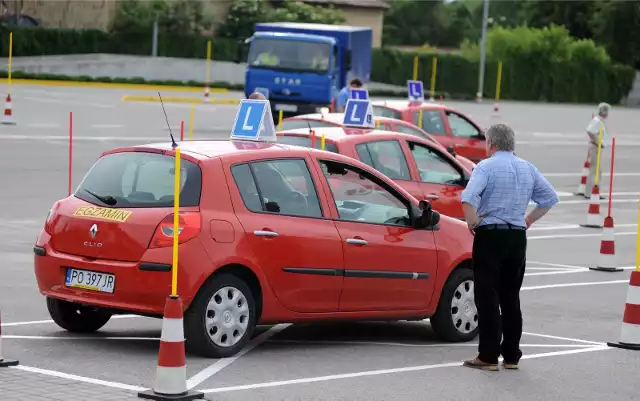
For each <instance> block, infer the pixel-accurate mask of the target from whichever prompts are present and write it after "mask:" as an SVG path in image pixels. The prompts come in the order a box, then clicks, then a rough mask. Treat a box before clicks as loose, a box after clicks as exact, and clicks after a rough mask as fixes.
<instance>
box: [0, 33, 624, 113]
mask: <svg viewBox="0 0 640 401" xmlns="http://www.w3.org/2000/svg"><path fill="white" fill-rule="evenodd" d="M8 36H9V31H8V30H7V28H6V27H0V56H2V57H7V55H8V43H9V41H8ZM209 39H211V38H208V37H203V36H194V35H191V36H184V37H176V36H170V37H165V36H163V35H160V37H159V38H158V55H159V56H165V57H184V58H201V59H204V58H205V56H206V42H207V40H209ZM236 51H237V42H236V41H235V40H230V39H219V38H213V39H212V58H213V59H214V60H220V61H231V60H233V59H234V58H235V55H236ZM84 53H111V54H129V55H149V54H150V53H151V35H125V34H111V33H107V32H103V31H100V30H91V29H88V30H74V29H45V28H20V29H14V34H13V55H14V56H16V57H19V56H33V55H55V54H84ZM415 55H418V56H419V58H420V70H419V79H420V80H422V81H423V82H424V85H425V90H426V91H429V89H430V83H431V66H432V59H433V57H434V56H436V54H427V53H410V52H404V51H400V50H395V49H385V48H383V49H374V51H373V60H372V71H371V79H372V81H376V82H382V83H388V84H396V85H401V86H405V85H406V81H407V79H410V78H411V76H412V71H413V58H414V56H415ZM437 57H438V67H437V79H436V90H437V92H438V93H437V94H436V96H439V94H444V95H445V97H447V98H457V99H473V98H474V97H475V93H476V91H477V87H478V68H479V63H478V62H477V61H475V60H473V59H472V58H466V57H463V56H461V55H457V54H437ZM485 71H486V75H485V85H484V93H483V96H484V97H485V98H493V97H494V96H495V89H496V85H495V83H496V75H497V63H496V62H495V61H488V62H487V65H486V70H485ZM16 78H17V75H16ZM106 79H108V78H106ZM634 80H635V71H634V70H633V68H631V67H626V66H619V65H612V64H610V63H602V62H599V61H597V60H596V61H594V62H593V63H589V62H588V60H587V61H584V60H582V62H580V63H578V62H571V61H564V62H546V61H545V60H540V58H534V57H531V56H529V57H527V54H526V53H525V54H522V55H519V57H514V58H513V59H512V60H510V62H505V63H504V65H503V73H502V86H501V96H500V97H501V99H511V100H525V101H550V102H572V103H597V102H602V101H606V102H609V103H619V102H620V101H621V100H622V99H623V98H624V97H625V96H626V95H627V94H628V93H629V92H630V90H631V88H632V86H633V82H634ZM101 81H104V79H101ZM385 93H387V92H385ZM392 93H393V92H392Z"/></svg>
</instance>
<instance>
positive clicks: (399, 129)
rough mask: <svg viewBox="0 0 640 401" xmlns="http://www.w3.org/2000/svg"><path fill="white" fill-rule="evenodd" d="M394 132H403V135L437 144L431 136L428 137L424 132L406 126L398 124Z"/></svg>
mask: <svg viewBox="0 0 640 401" xmlns="http://www.w3.org/2000/svg"><path fill="white" fill-rule="evenodd" d="M392 131H396V132H402V133H403V134H409V135H413V136H417V137H419V138H423V139H426V140H428V141H429V142H435V141H434V140H433V139H432V138H431V137H430V136H426V135H425V134H424V133H423V132H422V131H420V130H418V129H416V128H412V127H410V126H408V125H404V124H396V126H395V127H394V128H393V129H392Z"/></svg>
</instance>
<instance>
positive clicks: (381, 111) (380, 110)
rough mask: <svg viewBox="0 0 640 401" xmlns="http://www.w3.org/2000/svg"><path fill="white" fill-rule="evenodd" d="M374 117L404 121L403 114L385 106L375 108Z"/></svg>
mask: <svg viewBox="0 0 640 401" xmlns="http://www.w3.org/2000/svg"><path fill="white" fill-rule="evenodd" d="M373 115H374V116H376V117H390V118H395V119H396V120H402V113H400V112H399V111H396V110H393V109H390V108H388V107H384V106H373Z"/></svg>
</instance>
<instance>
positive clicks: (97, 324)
mask: <svg viewBox="0 0 640 401" xmlns="http://www.w3.org/2000/svg"><path fill="white" fill-rule="evenodd" d="M47 309H48V310H49V315H51V318H52V319H53V321H54V322H55V323H56V324H57V325H58V326H60V327H62V328H63V329H65V330H67V331H70V332H72V333H93V332H94V331H98V330H100V329H101V328H102V326H104V325H105V324H107V322H108V321H109V319H111V313H109V312H107V311H105V310H104V309H100V308H95V307H92V306H85V305H80V304H76V303H73V302H67V301H62V300H60V299H54V298H48V297H47Z"/></svg>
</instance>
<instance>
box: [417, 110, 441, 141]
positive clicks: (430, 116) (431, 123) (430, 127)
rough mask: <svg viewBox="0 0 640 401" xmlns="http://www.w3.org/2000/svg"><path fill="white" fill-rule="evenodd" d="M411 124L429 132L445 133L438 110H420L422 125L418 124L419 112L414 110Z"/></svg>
mask: <svg viewBox="0 0 640 401" xmlns="http://www.w3.org/2000/svg"><path fill="white" fill-rule="evenodd" d="M413 124H414V125H416V126H418V127H420V128H422V129H423V130H425V131H427V132H428V133H430V134H435V135H445V133H446V132H445V128H444V121H442V114H441V113H440V110H422V125H421V124H420V112H418V111H416V112H414V113H413Z"/></svg>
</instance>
